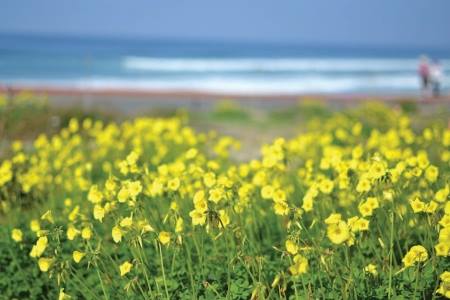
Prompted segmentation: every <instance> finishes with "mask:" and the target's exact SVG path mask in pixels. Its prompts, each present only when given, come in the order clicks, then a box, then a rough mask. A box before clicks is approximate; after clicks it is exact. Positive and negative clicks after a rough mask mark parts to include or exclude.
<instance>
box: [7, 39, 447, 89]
mask: <svg viewBox="0 0 450 300" xmlns="http://www.w3.org/2000/svg"><path fill="white" fill-rule="evenodd" d="M420 54H426V55H429V56H430V57H431V58H434V59H439V60H440V62H441V64H442V66H443V70H444V79H443V90H444V91H445V92H449V91H450V51H449V50H445V49H420V48H403V49H399V48H382V47H353V46H346V45H343V46H326V45H313V46H312V45H300V44H269V43H251V42H220V41H183V40H164V39H153V40H140V39H126V38H124V39H113V38H94V37H58V36H33V35H11V34H1V35H0V85H26V86H31V87H32V86H45V87H48V86H60V87H67V88H77V89H134V90H145V91H152V90H155V91H195V92H207V93H209V92H213V93H214V92H216V93H225V94H226V93H230V94H234V93H239V94H299V93H372V94H396V93H398V94H409V93H411V94H413V93H418V91H419V79H418V78H417V64H418V57H419V55H420Z"/></svg>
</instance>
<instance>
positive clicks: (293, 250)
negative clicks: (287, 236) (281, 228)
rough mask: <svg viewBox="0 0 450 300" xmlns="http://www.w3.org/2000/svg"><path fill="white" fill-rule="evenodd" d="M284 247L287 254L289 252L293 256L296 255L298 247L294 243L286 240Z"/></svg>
mask: <svg viewBox="0 0 450 300" xmlns="http://www.w3.org/2000/svg"><path fill="white" fill-rule="evenodd" d="M285 246H286V250H287V252H289V253H290V254H293V255H295V254H297V252H298V246H297V244H296V243H294V242H293V241H291V240H286V243H285Z"/></svg>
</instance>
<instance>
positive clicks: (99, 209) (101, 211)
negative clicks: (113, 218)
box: [94, 204, 105, 223]
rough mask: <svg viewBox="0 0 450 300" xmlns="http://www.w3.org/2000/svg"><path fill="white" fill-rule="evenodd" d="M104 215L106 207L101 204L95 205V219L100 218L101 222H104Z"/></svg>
mask: <svg viewBox="0 0 450 300" xmlns="http://www.w3.org/2000/svg"><path fill="white" fill-rule="evenodd" d="M104 217H105V209H104V208H103V207H102V206H101V205H99V204H96V205H95V206H94V219H96V220H99V221H100V223H101V222H103V218H104Z"/></svg>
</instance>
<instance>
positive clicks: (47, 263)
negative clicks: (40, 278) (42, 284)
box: [38, 257, 53, 272]
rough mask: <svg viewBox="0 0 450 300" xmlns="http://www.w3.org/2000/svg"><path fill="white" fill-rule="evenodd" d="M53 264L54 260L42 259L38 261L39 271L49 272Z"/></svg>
mask: <svg viewBox="0 0 450 300" xmlns="http://www.w3.org/2000/svg"><path fill="white" fill-rule="evenodd" d="M52 263H53V258H45V257H41V258H39V260H38V265H39V269H40V270H41V271H42V272H47V271H48V269H50V267H51V265H52Z"/></svg>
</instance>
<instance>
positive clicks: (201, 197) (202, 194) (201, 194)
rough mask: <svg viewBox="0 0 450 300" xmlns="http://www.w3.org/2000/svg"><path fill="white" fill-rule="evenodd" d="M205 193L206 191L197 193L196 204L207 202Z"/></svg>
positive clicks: (195, 196)
mask: <svg viewBox="0 0 450 300" xmlns="http://www.w3.org/2000/svg"><path fill="white" fill-rule="evenodd" d="M205 200H206V199H205V192H204V191H197V192H196V193H195V195H194V204H195V203H197V202H203V201H205Z"/></svg>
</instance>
